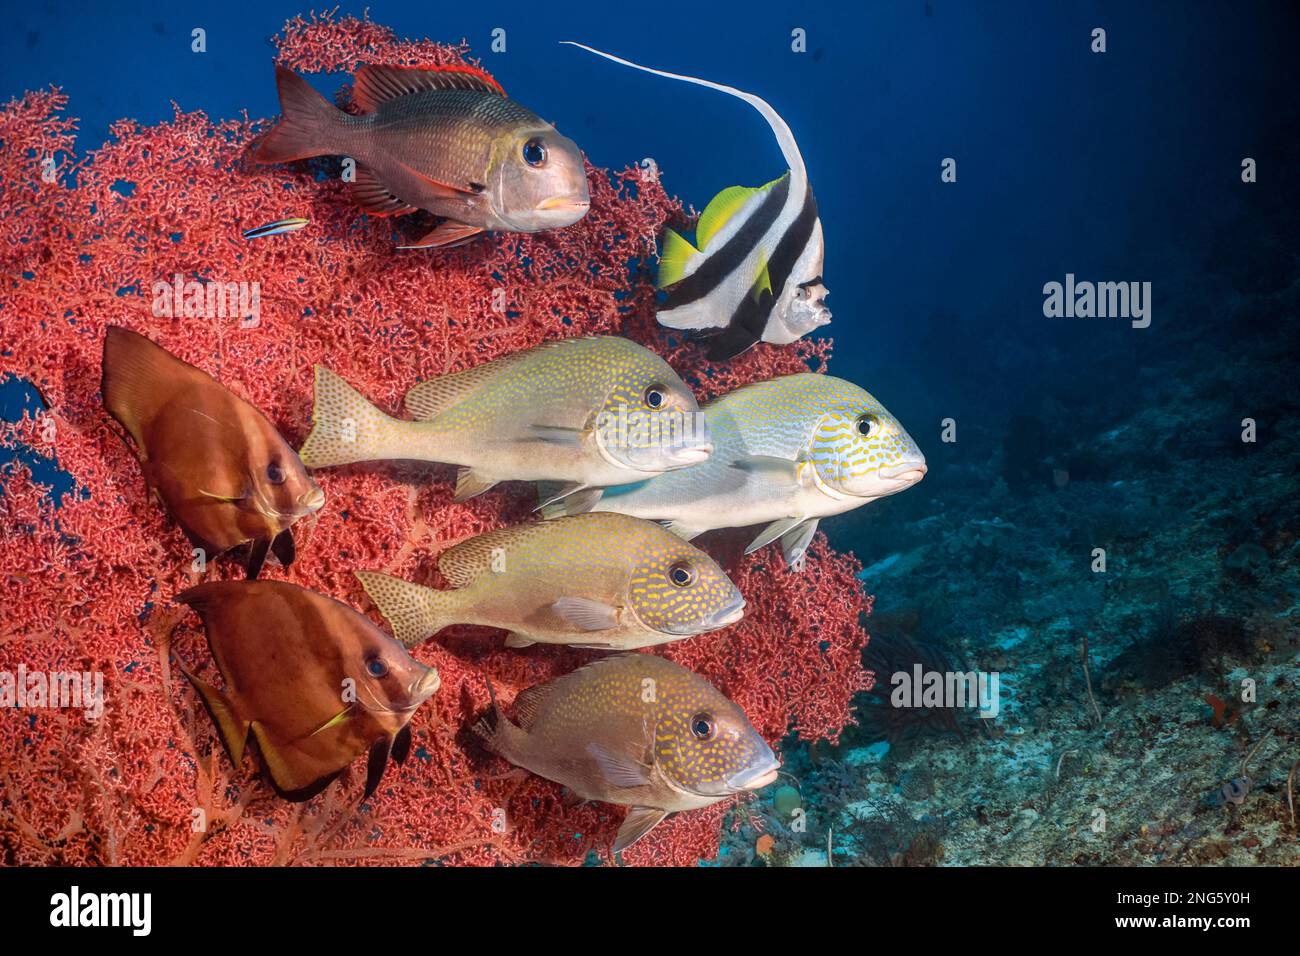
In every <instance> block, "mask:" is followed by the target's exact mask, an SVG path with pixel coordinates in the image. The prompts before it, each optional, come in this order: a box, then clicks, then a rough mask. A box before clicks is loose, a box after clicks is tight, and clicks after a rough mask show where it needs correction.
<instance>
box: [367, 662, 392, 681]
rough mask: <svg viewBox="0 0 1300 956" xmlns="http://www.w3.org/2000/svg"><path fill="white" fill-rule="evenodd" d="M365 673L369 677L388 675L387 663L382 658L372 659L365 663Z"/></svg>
mask: <svg viewBox="0 0 1300 956" xmlns="http://www.w3.org/2000/svg"><path fill="white" fill-rule="evenodd" d="M366 673H367V674H369V675H370V676H371V677H384V676H386V675H387V674H388V662H387V661H385V660H384V659H383V658H382V657H372V658H370V660H368V661H366Z"/></svg>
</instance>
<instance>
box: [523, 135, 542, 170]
mask: <svg viewBox="0 0 1300 956" xmlns="http://www.w3.org/2000/svg"><path fill="white" fill-rule="evenodd" d="M524 162H525V163H527V164H528V165H529V166H545V165H546V144H545V143H543V142H542V141H541V140H540V139H536V138H534V139H530V140H529V141H528V142H526V143H524Z"/></svg>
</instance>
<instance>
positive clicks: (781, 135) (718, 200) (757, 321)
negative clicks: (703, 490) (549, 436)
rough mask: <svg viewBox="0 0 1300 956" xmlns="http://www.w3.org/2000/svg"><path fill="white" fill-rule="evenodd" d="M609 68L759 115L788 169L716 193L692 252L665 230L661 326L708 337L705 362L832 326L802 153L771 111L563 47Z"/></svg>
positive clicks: (760, 103) (750, 98) (751, 98)
mask: <svg viewBox="0 0 1300 956" xmlns="http://www.w3.org/2000/svg"><path fill="white" fill-rule="evenodd" d="M565 42H567V43H569V45H571V46H576V47H580V48H581V49H584V50H587V51H588V52H590V53H594V54H596V55H597V56H603V57H604V58H605V59H607V60H613V61H614V62H615V63H621V64H622V65H624V66H629V67H632V68H633V69H636V70H642V71H644V72H646V73H653V74H654V75H655V76H663V77H667V78H669V79H673V80H681V81H682V82H684V83H694V84H696V85H698V86H706V87H708V88H709V89H713V90H720V91H721V92H723V93H727V94H729V95H731V96H735V97H737V98H739V99H742V100H744V101H745V102H746V103H748V104H750V105H751V106H753V107H754V109H756V110H758V112H759V113H761V114H762V116H763V118H764V119H765V120H767V122H768V125H769V126H771V127H772V132H773V133H774V134H775V135H776V140H777V143H778V144H779V145H780V147H781V153H782V155H783V156H784V157H785V161H786V164H787V165H788V166H789V170H788V171H787V172H786V174H785V175H784V176H781V177H780V178H778V179H775V180H773V181H772V182H770V183H768V184H767V185H766V186H758V187H747V186H731V187H729V188H727V189H724V190H722V192H720V193H718V195H716V196H715V197H713V200H712V201H711V202H710V203H709V205H708V206H707V207H706V208H705V210H704V212H703V213H701V214H700V218H699V222H698V223H697V225H696V227H695V244H694V245H692V244H691V243H690V242H688V241H687V240H685V239H683V238H682V237H681V236H680V235H678V234H677V233H676V232H674V231H673V230H671V229H665V230H664V235H663V243H662V249H661V255H660V262H659V279H658V285H659V287H660V288H661V289H664V290H666V291H667V299H666V301H665V302H664V303H663V305H662V306H661V308H660V309H659V313H658V316H657V317H658V320H659V324H660V325H665V326H667V327H668V328H672V329H689V330H694V331H700V332H707V331H708V330H717V331H714V332H712V333H711V339H712V342H711V345H710V350H709V358H711V359H714V360H723V359H729V358H733V357H735V356H736V355H739V354H740V353H741V352H744V351H745V350H746V349H748V348H750V347H751V346H753V345H754V344H755V343H756V342H760V341H762V342H771V343H773V344H776V345H786V344H788V343H790V342H793V341H795V340H796V339H799V338H801V337H802V336H804V335H807V334H808V333H809V332H811V331H812V330H813V329H815V328H817V327H818V326H822V325H826V324H827V323H828V322H830V320H831V313H830V310H829V309H828V308H826V303H825V299H826V295H827V290H826V286H825V285H824V284H823V283H822V259H823V256H824V249H823V244H822V224H821V219H820V218H819V216H818V215H817V200H816V199H814V198H813V193H812V187H811V185H810V184H809V182H808V170H807V168H806V167H805V166H804V162H803V156H802V155H801V154H800V152H799V145H798V144H797V143H796V142H795V139H794V134H793V133H791V132H790V127H789V126H787V125H786V122H785V120H783V119H782V118H781V117H780V116H779V115H778V114H777V112H776V110H774V109H772V107H771V106H769V105H768V104H767V102H766V101H765V100H763V99H760V98H759V97H757V96H755V95H754V94H752V93H746V92H744V91H742V90H737V89H735V88H733V87H730V86H724V85H722V84H720V83H713V82H710V81H709V80H702V79H698V78H697V77H693V76H682V75H680V74H677V73H668V72H665V71H663V70H656V69H651V68H650V67H646V66H641V65H639V64H637V63H632V62H630V61H628V60H624V59H622V58H620V57H617V56H613V55H611V54H609V53H602V52H601V51H600V50H596V49H593V48H592V47H589V46H584V45H583V44H581V43H573V42H572V41H565Z"/></svg>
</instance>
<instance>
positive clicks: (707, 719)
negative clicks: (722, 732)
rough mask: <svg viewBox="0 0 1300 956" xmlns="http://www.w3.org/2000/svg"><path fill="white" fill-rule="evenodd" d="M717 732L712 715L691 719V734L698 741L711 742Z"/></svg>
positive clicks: (696, 716) (697, 715) (698, 715)
mask: <svg viewBox="0 0 1300 956" xmlns="http://www.w3.org/2000/svg"><path fill="white" fill-rule="evenodd" d="M717 730H718V727H717V724H715V723H714V722H713V715H712V714H696V715H695V716H694V717H692V718H691V733H692V734H694V735H695V738H696V739H697V740H711V739H713V735H714V734H715V733H717Z"/></svg>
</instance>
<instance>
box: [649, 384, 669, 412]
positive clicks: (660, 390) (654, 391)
mask: <svg viewBox="0 0 1300 956" xmlns="http://www.w3.org/2000/svg"><path fill="white" fill-rule="evenodd" d="M645 403H646V404H647V405H649V406H650V407H651V408H659V407H660V406H661V405H663V403H664V387H663V386H662V385H651V386H650V387H649V388H647V389H646V390H645Z"/></svg>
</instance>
